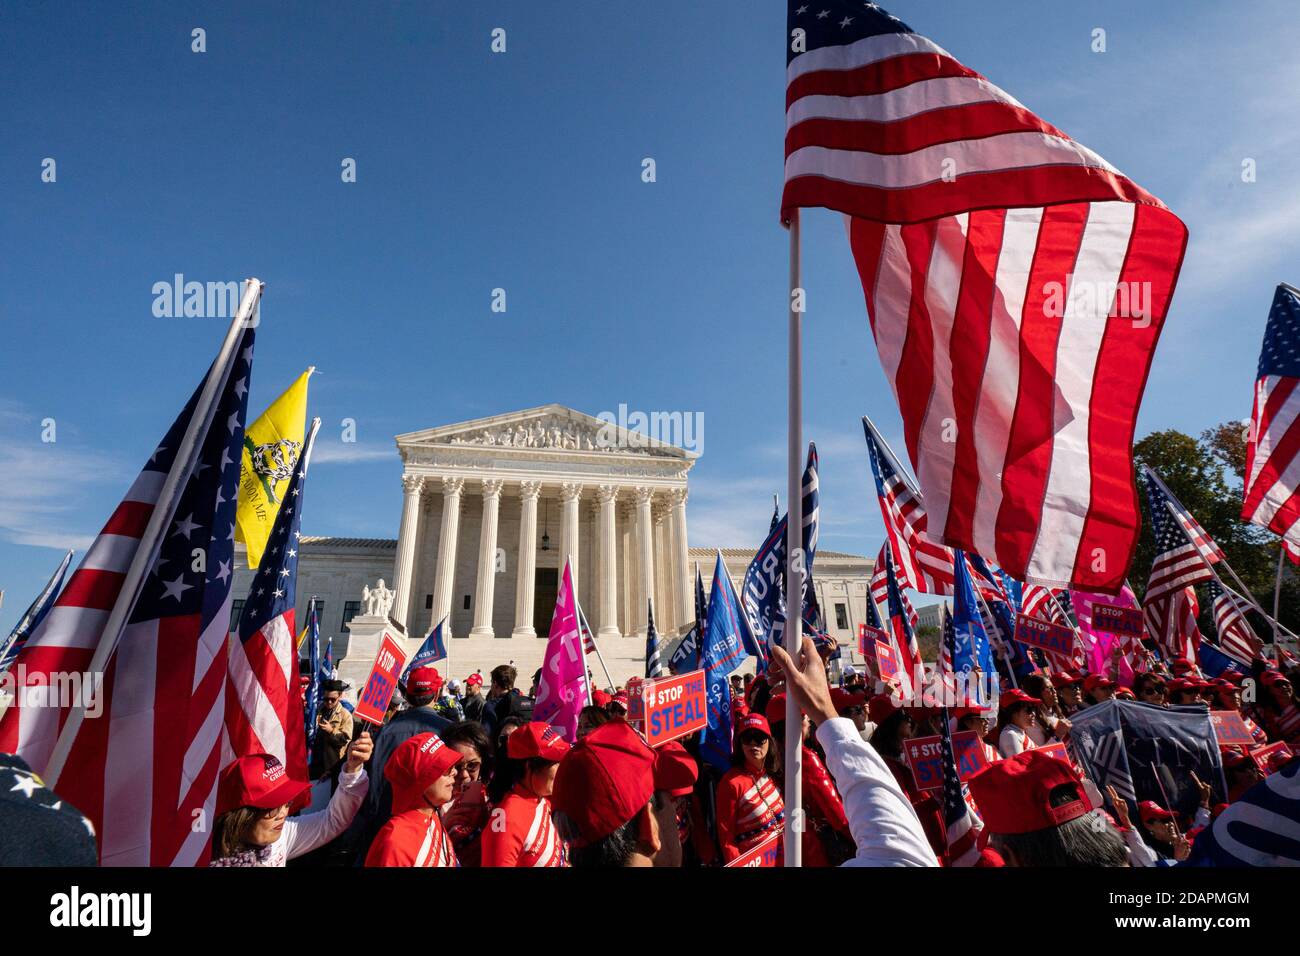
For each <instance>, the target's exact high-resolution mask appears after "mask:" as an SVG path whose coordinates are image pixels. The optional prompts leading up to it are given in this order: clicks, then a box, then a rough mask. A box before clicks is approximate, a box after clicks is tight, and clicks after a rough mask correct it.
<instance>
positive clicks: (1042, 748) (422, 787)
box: [212, 639, 1300, 867]
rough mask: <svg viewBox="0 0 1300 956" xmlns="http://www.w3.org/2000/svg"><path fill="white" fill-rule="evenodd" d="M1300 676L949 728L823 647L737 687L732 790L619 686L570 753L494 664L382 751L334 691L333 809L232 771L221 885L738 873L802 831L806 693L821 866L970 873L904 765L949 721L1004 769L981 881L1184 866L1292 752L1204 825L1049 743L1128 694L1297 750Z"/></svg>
mask: <svg viewBox="0 0 1300 956" xmlns="http://www.w3.org/2000/svg"><path fill="white" fill-rule="evenodd" d="M1296 676H1300V675H1296V674H1292V675H1288V674H1286V673H1283V672H1282V671H1281V670H1279V669H1277V668H1276V667H1274V666H1273V665H1271V664H1270V663H1268V662H1267V661H1264V660H1263V659H1260V660H1258V661H1256V669H1255V673H1254V674H1253V675H1243V674H1232V673H1229V674H1225V675H1224V676H1223V677H1220V678H1216V679H1212V680H1211V679H1206V678H1205V677H1203V676H1202V675H1201V673H1200V672H1199V670H1198V669H1197V667H1196V666H1195V665H1194V664H1192V663H1191V662H1190V661H1186V660H1176V661H1174V662H1172V665H1171V666H1170V667H1169V668H1168V669H1165V668H1164V667H1163V665H1159V664H1157V665H1156V666H1155V669H1153V670H1151V671H1147V672H1143V673H1140V674H1138V675H1136V679H1135V680H1134V681H1133V686H1132V687H1123V686H1119V685H1118V683H1117V682H1116V681H1115V680H1113V679H1112V678H1111V677H1108V676H1105V675H1099V674H1091V675H1084V674H1081V673H1076V672H1073V671H1068V670H1067V671H1060V672H1055V673H1053V672H1050V671H1047V670H1043V671H1041V672H1038V673H1032V674H1028V675H1026V676H1024V677H1022V678H1021V679H1020V680H1019V681H1018V685H1019V686H1016V687H1013V688H1011V689H1009V690H1005V691H1004V692H1002V693H1001V695H1000V697H999V699H998V700H997V701H996V702H990V706H989V707H961V708H950V709H942V710H941V709H939V708H933V707H916V706H908V705H907V703H906V702H905V701H902V700H900V698H899V696H898V694H897V688H896V687H893V686H891V685H889V684H884V683H881V682H879V681H872V680H871V675H870V674H866V673H859V672H855V671H854V669H853V668H851V667H850V668H846V669H845V672H844V674H843V675H842V679H841V682H840V684H839V686H834V687H832V686H831V681H830V679H829V677H828V671H827V667H826V661H825V656H824V653H819V650H818V648H817V646H816V645H814V643H813V642H812V641H811V640H809V639H805V641H804V646H803V650H802V652H801V653H800V655H799V660H798V661H794V660H791V659H790V658H789V657H788V656H787V655H786V654H785V652H784V651H783V650H781V649H779V648H777V649H774V651H773V660H772V662H771V667H770V669H769V672H768V673H767V674H765V675H759V676H757V677H755V676H752V675H751V676H747V677H741V676H739V675H733V677H732V680H731V690H732V701H731V719H732V727H733V734H732V749H731V766H730V768H729V769H727V770H726V771H725V772H719V770H718V769H717V768H715V767H713V766H711V765H710V764H708V763H707V762H705V761H704V760H702V759H701V756H700V752H699V741H698V739H697V738H698V735H692V736H690V737H687V738H685V739H682V740H678V741H674V742H671V743H667V744H664V745H662V746H659V747H657V748H651V747H650V746H649V745H648V744H647V743H646V740H645V737H644V736H643V735H642V734H641V733H640V732H639V730H638V727H637V725H636V724H635V723H629V721H628V720H627V714H628V697H627V691H626V689H624V688H607V689H595V690H593V691H592V699H591V704H590V705H589V706H588V707H586V708H585V709H583V711H582V712H581V715H580V717H579V721H578V727H577V734H576V740H575V741H573V742H572V743H570V742H569V741H567V740H565V739H564V737H563V736H562V735H561V734H560V733H559V732H558V731H557V730H556V729H555V728H553V727H551V726H550V725H548V724H546V723H542V722H539V721H535V720H533V713H532V711H533V703H534V696H535V693H536V687H537V682H538V680H539V678H540V672H538V674H535V675H534V677H533V686H532V687H531V688H530V689H529V692H528V693H523V692H522V691H521V689H520V688H518V687H517V686H516V680H517V678H518V674H517V671H516V669H515V668H514V667H513V666H512V665H509V664H503V665H501V666H498V667H496V668H494V669H493V670H492V671H491V673H490V675H489V677H488V681H487V685H486V687H485V685H484V680H483V678H482V676H481V674H479V673H474V674H471V675H469V676H468V678H466V679H465V680H464V682H463V683H460V682H456V681H445V680H444V679H443V676H442V674H441V673H440V672H439V671H438V670H437V668H435V667H420V668H416V669H414V670H412V671H411V672H410V673H409V674H408V676H407V678H406V681H405V685H404V686H403V687H402V692H401V694H400V695H395V699H394V702H393V703H392V705H391V706H390V708H389V711H388V714H387V716H386V719H385V722H384V724H383V726H382V727H381V728H377V729H376V730H375V732H374V734H373V739H372V732H371V730H370V729H368V727H369V725H366V724H365V723H364V722H363V721H361V720H359V719H354V718H353V716H352V714H351V713H350V712H349V710H348V705H347V703H346V701H345V700H344V697H343V693H344V691H345V689H346V688H345V687H344V685H342V684H341V683H340V682H338V681H329V682H326V684H325V686H324V688H323V691H324V693H323V700H322V704H321V707H320V713H319V720H318V732H317V733H316V734H315V737H314V742H313V748H312V754H311V761H310V766H311V772H312V775H313V777H314V778H315V790H316V792H317V793H318V794H321V793H326V794H328V800H327V803H326V804H325V805H324V807H323V808H322V809H317V810H315V811H314V812H305V813H298V814H297V815H294V814H295V812H296V811H299V810H301V809H302V808H303V807H304V806H305V805H306V802H307V800H308V799H309V793H310V792H311V791H312V790H313V786H312V784H311V783H309V782H305V781H291V780H289V779H288V777H287V775H286V773H285V770H284V768H283V767H282V766H280V765H279V762H278V761H276V760H275V759H274V758H271V757H268V756H265V755H262V756H254V757H245V758H242V759H241V760H238V761H236V762H235V763H233V764H232V765H231V766H229V767H227V768H226V769H225V770H224V771H223V773H222V775H221V783H220V796H219V806H218V813H219V817H218V819H217V824H216V828H215V832H214V841H213V863H212V865H213V866H279V865H284V864H285V863H286V862H288V861H293V860H298V861H301V862H315V863H326V864H336V865H356V866H361V865H364V866H483V867H551V866H577V867H584V866H586V867H613V866H667V867H678V866H686V867H695V866H725V865H727V864H729V863H733V862H736V861H739V860H741V858H742V857H744V856H745V855H746V854H747V853H750V852H751V851H754V850H755V849H756V848H759V847H761V846H764V845H767V846H771V845H772V843H774V842H775V843H779V842H780V841H772V837H773V836H775V835H777V834H781V833H782V832H783V831H784V828H785V827H786V826H789V825H792V821H790V820H789V819H787V815H786V799H785V794H784V793H783V789H784V786H785V780H784V774H783V772H782V766H783V760H784V758H785V754H784V752H783V751H784V747H785V719H786V701H787V695H789V696H792V697H793V698H794V701H795V703H796V705H797V708H798V711H799V712H800V714H801V719H802V723H803V726H802V732H801V735H800V737H801V741H802V743H801V759H802V767H803V773H802V777H801V779H802V793H801V805H802V807H803V814H802V826H801V837H800V843H799V845H800V847H801V856H802V865H804V866H815V867H825V866H838V865H846V864H847V865H897V866H935V865H951V864H953V863H955V862H957V861H956V860H954V859H953V855H954V852H955V851H954V849H953V847H950V846H949V842H950V833H949V831H948V825H949V823H950V821H949V820H946V818H945V807H944V791H943V790H942V789H922V788H921V787H919V786H918V784H917V780H916V779H915V778H914V776H913V769H912V767H911V766H910V765H909V763H908V761H907V759H906V758H905V754H904V750H905V746H906V743H907V741H908V740H911V739H915V738H919V737H926V736H930V735H938V734H939V733H940V731H941V729H942V728H941V726H940V721H942V720H945V719H946V720H948V721H949V726H948V730H949V731H950V732H952V733H957V732H960V731H974V732H975V734H976V736H977V737H978V740H979V746H980V748H981V749H982V751H983V755H984V758H985V760H984V761H983V763H985V764H986V766H985V767H984V769H982V770H981V771H980V772H978V773H976V774H975V775H974V776H972V777H970V778H969V779H968V780H967V781H966V783H965V784H963V785H962V795H963V797H964V799H965V801H966V803H967V805H968V807H969V810H970V818H971V820H972V821H973V829H974V830H975V832H977V834H978V840H977V842H976V844H975V846H974V852H973V853H970V852H967V853H965V855H964V857H963V859H964V862H966V863H970V862H974V864H975V865H981V866H1003V865H1010V866H1039V865H1061V866H1158V865H1170V864H1172V863H1176V862H1179V861H1182V860H1185V859H1186V858H1187V857H1188V856H1189V855H1190V853H1191V849H1192V845H1193V843H1194V841H1195V839H1196V836H1197V834H1198V833H1199V832H1200V831H1201V830H1202V829H1203V828H1204V827H1206V826H1207V825H1209V824H1210V822H1211V821H1212V819H1213V818H1214V817H1215V816H1217V814H1218V813H1220V812H1221V811H1222V810H1223V809H1224V808H1225V807H1226V806H1227V805H1228V803H1230V802H1231V801H1233V800H1236V799H1238V798H1240V797H1241V796H1242V794H1244V793H1245V792H1246V791H1247V790H1249V789H1250V788H1251V787H1252V786H1253V785H1254V784H1256V783H1258V782H1259V781H1260V780H1261V779H1262V777H1263V775H1264V774H1265V773H1266V772H1272V771H1274V770H1276V769H1278V768H1279V767H1280V766H1281V765H1283V764H1284V763H1285V762H1286V761H1288V760H1289V759H1291V755H1290V753H1289V752H1288V751H1287V750H1286V749H1284V748H1278V750H1279V754H1278V755H1276V756H1275V757H1274V758H1273V759H1274V763H1272V764H1270V765H1269V766H1267V767H1265V768H1264V769H1263V770H1261V769H1260V767H1259V766H1257V764H1256V761H1255V759H1254V758H1253V757H1252V755H1251V749H1252V748H1249V747H1244V746H1238V747H1224V748H1223V749H1222V754H1221V758H1222V766H1223V769H1224V779H1225V781H1226V785H1227V794H1226V798H1227V799H1226V802H1225V801H1219V802H1215V800H1214V793H1213V788H1212V786H1211V785H1210V783H1208V782H1203V781H1201V780H1199V779H1196V778H1195V777H1194V776H1193V782H1194V784H1195V787H1196V788H1197V790H1198V791H1199V793H1200V797H1201V799H1200V802H1199V805H1198V806H1197V807H1196V809H1195V811H1194V812H1193V813H1191V814H1190V815H1188V814H1184V813H1181V812H1179V811H1178V809H1177V808H1174V807H1166V806H1162V805H1160V804H1159V803H1157V802H1155V801H1149V800H1148V801H1142V802H1141V803H1139V804H1137V805H1136V813H1132V812H1131V807H1130V804H1129V802H1127V801H1126V800H1124V799H1122V798H1121V797H1120V796H1119V795H1117V794H1116V793H1115V792H1114V791H1113V790H1111V789H1110V788H1107V793H1106V794H1103V793H1102V792H1101V791H1100V790H1099V788H1098V787H1097V786H1096V785H1095V784H1094V783H1093V781H1092V780H1090V779H1089V778H1088V777H1087V776H1086V775H1085V774H1084V773H1083V772H1082V771H1081V769H1080V766H1079V765H1078V764H1077V763H1076V762H1075V761H1074V760H1073V759H1072V757H1071V756H1070V755H1069V750H1068V748H1067V749H1065V750H1062V749H1061V748H1057V747H1052V746H1051V745H1053V744H1058V743H1063V744H1067V745H1068V743H1069V740H1070V730H1071V719H1072V718H1073V717H1074V716H1075V715H1076V714H1078V713H1079V712H1080V711H1082V710H1084V709H1086V708H1088V707H1091V706H1094V705H1097V704H1101V703H1104V702H1105V701H1107V700H1110V699H1111V698H1112V697H1119V698H1130V699H1135V700H1139V701H1142V702H1144V703H1147V704H1151V705H1156V706H1183V707H1186V706H1193V705H1203V706H1207V707H1208V708H1209V709H1211V710H1215V711H1233V712H1236V713H1238V714H1240V715H1241V717H1242V719H1243V721H1244V723H1245V726H1247V727H1248V728H1249V729H1250V732H1251V734H1252V735H1254V737H1255V740H1256V742H1257V743H1258V744H1267V743H1270V742H1274V741H1283V742H1285V743H1287V744H1288V745H1295V744H1297V743H1298V742H1300V707H1298V706H1297V703H1296V700H1295V694H1294V690H1293V678H1294V677H1296ZM1243 687H1247V688H1250V689H1251V690H1252V693H1251V694H1248V695H1243ZM1256 687H1258V689H1259V692H1260V693H1259V696H1258V699H1255V698H1254V694H1253V690H1254V689H1255V688H1256ZM1243 697H1245V698H1246V699H1243ZM1247 700H1249V702H1247ZM1062 753H1064V754H1065V755H1066V756H1065V757H1062ZM948 816H951V814H950V813H949V814H948ZM967 851H969V848H967Z"/></svg>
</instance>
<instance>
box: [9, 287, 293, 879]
mask: <svg viewBox="0 0 1300 956" xmlns="http://www.w3.org/2000/svg"><path fill="white" fill-rule="evenodd" d="M248 295H249V294H248V293H246V296H245V302H248ZM242 314H243V313H241V315H242ZM244 325H246V323H244V322H243V321H242V319H236V325H235V326H232V330H231V334H232V335H233V338H228V339H227V344H228V346H230V347H228V348H223V350H222V352H221V353H220V355H219V356H218V359H217V361H215V362H214V363H213V364H212V366H211V368H210V369H209V370H208V373H207V376H206V377H205V381H204V382H202V383H200V385H199V387H198V389H196V390H195V392H194V394H193V395H192V396H191V398H190V400H189V402H188V403H187V404H186V405H185V408H184V409H183V410H182V411H181V413H180V415H179V416H178V417H177V419H176V420H175V422H173V423H172V426H171V428H170V429H168V431H167V433H166V435H165V436H164V437H163V439H162V441H161V442H160V443H159V444H158V446H157V448H155V449H154V451H153V454H152V455H150V457H149V460H148V461H147V462H146V463H145V465H144V468H143V470H142V471H141V472H140V474H139V476H138V477H137V478H136V480H135V482H134V483H133V484H132V486H131V488H130V489H129V490H128V491H127V493H126V496H125V497H124V498H123V499H122V502H121V503H120V504H119V505H118V506H117V509H116V510H115V511H114V512H113V514H112V515H111V516H110V517H109V519H108V521H107V523H106V524H105V525H104V528H103V530H102V531H101V532H100V533H99V536H98V537H97V538H96V539H95V541H94V542H93V543H92V544H91V546H90V548H89V550H88V551H87V552H86V555H85V557H84V558H83V559H82V561H81V564H80V566H79V567H78V568H77V570H76V571H75V572H74V573H73V575H72V577H71V578H70V579H69V580H68V584H67V587H65V588H64V589H63V592H62V593H61V594H60V595H59V598H58V600H57V601H56V602H55V606H54V608H53V610H51V611H50V613H49V615H48V616H47V617H46V618H45V620H44V621H43V622H42V624H41V626H40V627H39V628H38V629H37V630H36V632H35V633H33V634H32V637H31V639H30V640H29V641H28V643H27V646H26V647H25V648H23V651H22V653H20V654H19V656H18V661H17V666H19V667H23V666H25V667H26V671H27V675H28V677H27V679H28V684H29V685H30V684H32V683H34V682H35V681H36V680H41V681H43V682H44V683H46V684H47V685H48V684H49V682H50V680H51V678H52V677H53V678H55V679H57V678H58V677H59V676H61V675H71V674H83V673H84V672H85V671H86V670H87V669H88V668H89V666H90V664H91V662H92V659H93V658H94V655H95V650H96V647H97V646H98V645H99V644H100V641H101V640H104V641H110V642H111V641H113V638H114V636H115V635H108V634H105V633H104V629H105V626H106V624H107V623H108V620H109V618H110V616H111V615H112V611H113V609H114V607H119V606H120V608H121V609H123V610H125V611H126V612H127V616H126V618H125V625H124V627H123V629H122V631H121V633H120V636H117V639H116V642H115V643H114V644H113V645H112V646H113V648H114V649H113V652H112V655H111V657H110V658H109V659H108V664H107V666H106V667H105V669H104V672H103V677H102V684H101V686H100V690H99V693H98V694H97V695H96V696H95V699H94V702H93V704H92V706H91V707H88V708H87V719H86V720H85V721H84V722H83V723H82V724H81V726H80V729H79V731H78V732H77V734H76V737H75V739H74V740H73V742H72V747H71V751H70V752H69V754H68V758H67V761H66V762H65V763H64V765H63V768H62V770H61V772H60V773H59V774H58V779H57V781H55V782H53V784H52V785H53V786H55V787H56V788H57V791H58V793H59V795H60V796H61V797H63V798H64V799H66V800H67V801H68V802H70V803H71V804H73V805H74V806H75V807H77V809H79V810H80V811H81V812H82V813H84V814H85V815H86V817H88V818H89V819H90V820H91V821H92V822H93V823H94V825H95V829H96V832H97V833H98V836H99V853H100V862H101V864H103V865H105V866H193V865H196V864H200V863H203V862H205V861H206V859H207V855H208V847H209V840H210V836H211V826H210V825H209V826H204V827H198V826H195V821H200V820H206V821H208V822H209V824H210V822H211V820H212V818H213V817H212V814H213V810H214V805H215V802H216V784H217V772H218V771H219V770H220V768H221V755H222V748H221V743H222V715H223V694H224V688H225V682H226V640H227V632H228V629H229V626H230V608H231V594H230V585H231V572H232V570H233V567H234V547H235V499H236V497H237V490H238V483H239V462H240V450H241V445H242V442H243V438H244V421H245V415H246V413H247V410H248V409H247V400H248V384H249V376H250V373H251V370H252V361H253V341H254V334H255V333H254V329H252V328H251V327H240V326H244ZM187 432H188V433H190V434H192V435H193V436H194V438H195V442H194V445H193V446H192V448H193V450H192V451H191V452H190V453H189V454H187V455H185V456H180V455H179V454H178V453H179V451H180V449H181V446H182V445H183V444H184V438H185V436H186V434H187ZM151 522H152V523H153V524H152V527H153V528H157V529H158V532H159V533H158V535H157V536H154V535H153V534H151ZM137 562H139V563H141V564H142V565H143V567H145V568H149V569H150V570H148V571H146V573H145V575H144V577H143V578H142V579H141V582H140V586H139V588H138V589H131V593H128V590H127V589H125V588H124V584H125V582H126V580H127V579H128V577H129V576H130V575H129V570H128V569H129V568H130V567H131V566H132V565H133V564H135V563H137ZM106 646H107V645H106ZM21 690H22V689H21V688H20V691H21ZM25 698H26V695H24V694H22V693H20V694H19V696H18V699H17V700H16V701H15V702H14V704H13V705H12V706H10V708H9V709H8V710H7V711H6V712H5V714H4V717H3V718H2V719H0V751H4V752H8V753H17V754H18V755H19V756H21V757H22V758H23V759H24V760H26V761H27V762H28V763H29V764H30V765H31V766H32V768H33V769H34V770H36V771H37V772H38V773H40V774H42V775H45V776H52V774H50V773H49V769H48V765H49V761H50V757H51V754H52V752H53V750H54V747H55V743H56V739H57V738H58V736H59V732H60V729H61V728H62V727H63V725H64V722H65V720H66V718H67V717H68V714H69V712H70V709H71V708H70V707H69V706H67V705H68V703H69V702H68V701H66V700H65V701H60V702H58V705H57V706H40V702H39V701H38V702H37V704H36V706H31V702H30V701H29V700H27V699H25ZM82 702H84V701H82ZM101 703H102V707H103V710H102V713H100V714H99V716H97V717H96V716H93V715H94V713H95V711H96V708H97V707H98V705H100V704H101ZM298 726H301V724H299V725H298Z"/></svg>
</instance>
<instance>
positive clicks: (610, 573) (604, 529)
mask: <svg viewBox="0 0 1300 956" xmlns="http://www.w3.org/2000/svg"><path fill="white" fill-rule="evenodd" d="M617 498H618V488H617V487H616V486H615V485H601V486H600V487H598V488H597V489H596V500H597V501H598V502H599V503H600V585H599V590H600V630H599V631H598V632H597V636H598V637H618V636H619V634H620V631H619V629H618V564H617V562H616V560H615V556H616V555H617V553H618V550H617V547H616V544H617V537H618V536H617V534H616V533H615V526H614V509H615V507H616V506H615V501H616V499H617Z"/></svg>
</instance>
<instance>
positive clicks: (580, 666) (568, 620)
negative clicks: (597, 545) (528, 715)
mask: <svg viewBox="0 0 1300 956" xmlns="http://www.w3.org/2000/svg"><path fill="white" fill-rule="evenodd" d="M589 699H590V695H589V692H588V688H587V665H586V656H585V655H584V654H583V650H582V632H581V630H580V629H579V627H578V601H577V598H576V597H575V596H574V593H573V569H572V567H571V565H570V562H569V560H568V559H567V558H566V559H565V562H564V572H563V573H562V574H561V575H560V590H559V592H558V593H557V594H556V595H555V614H554V616H553V617H552V618H551V633H550V637H548V638H547V639H546V653H545V654H544V655H543V657H542V674H541V677H540V678H539V679H538V682H537V702H536V703H535V704H534V705H533V719H534V720H540V721H542V722H543V723H547V724H550V725H551V726H552V727H554V728H555V729H556V730H558V731H559V732H560V733H562V734H563V735H564V739H565V740H567V741H568V742H569V743H573V742H574V741H575V740H577V739H578V713H579V711H581V710H582V708H583V707H585V706H587V701H588V700H589Z"/></svg>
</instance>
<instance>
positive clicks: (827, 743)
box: [817, 717, 939, 866]
mask: <svg viewBox="0 0 1300 956" xmlns="http://www.w3.org/2000/svg"><path fill="white" fill-rule="evenodd" d="M817 740H818V742H819V743H820V744H821V745H822V749H823V750H825V751H826V766H827V768H828V769H829V770H830V772H831V776H832V777H834V778H835V785H836V786H837V787H839V791H840V796H841V798H843V800H844V813H845V815H846V816H848V818H849V829H850V830H851V831H852V833H853V842H854V843H855V844H856V845H857V848H858V853H857V856H855V857H854V858H853V859H852V860H849V861H848V863H846V864H845V866H938V865H939V863H938V861H937V860H936V859H935V858H934V851H933V850H931V849H930V841H929V840H927V839H926V837H925V831H924V830H922V829H921V821H920V820H919V819H917V816H916V811H915V810H913V809H912V804H911V801H909V800H908V799H907V797H906V796H905V795H904V794H903V791H902V790H901V789H900V788H899V786H898V781H897V780H895V779H894V775H893V774H892V773H890V771H889V768H888V767H887V766H885V761H884V760H883V759H882V758H881V756H880V754H878V753H876V750H875V748H874V747H872V746H871V745H870V744H868V743H866V742H865V741H864V740H863V739H862V737H861V736H859V734H858V729H857V727H855V726H854V725H853V721H851V720H849V719H848V718H847V717H837V718H835V719H834V720H828V721H826V723H824V724H821V725H820V726H819V727H818V728H817Z"/></svg>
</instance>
